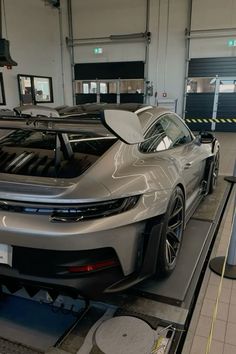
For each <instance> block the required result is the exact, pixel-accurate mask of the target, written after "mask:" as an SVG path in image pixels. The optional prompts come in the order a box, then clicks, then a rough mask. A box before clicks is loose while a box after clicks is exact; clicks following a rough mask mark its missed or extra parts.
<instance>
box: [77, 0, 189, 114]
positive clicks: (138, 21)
mask: <svg viewBox="0 0 236 354" xmlns="http://www.w3.org/2000/svg"><path fill="white" fill-rule="evenodd" d="M167 3H168V1H167V0H151V1H150V28H149V30H150V31H151V33H152V40H151V44H150V47H149V60H148V77H146V80H149V81H152V82H153V86H154V92H158V96H159V97H160V98H161V97H162V93H163V92H164V91H165V92H166V93H167V97H168V98H174V99H175V98H177V99H178V112H179V113H181V112H182V98H183V88H184V76H185V75H184V73H185V35H184V33H185V27H186V25H187V14H188V0H170V15H169V38H168V46H167V55H166V53H165V48H166V38H167V35H166V34H167V31H166V25H167ZM72 5H73V31H74V38H91V37H106V36H109V35H111V34H128V33H138V32H145V29H146V0H119V1H117V0H99V1H97V0H86V1H82V0H80V1H79V0H73V1H72ZM96 46H97V45H95V44H92V45H91V44H90V45H86V46H76V47H75V63H79V62H80V63H81V62H110V61H132V60H142V61H144V60H145V44H144V43H122V44H101V45H98V46H101V47H103V54H102V55H95V54H94V53H93V48H94V47H96ZM150 103H152V104H154V103H155V99H154V97H152V98H151V99H150Z"/></svg>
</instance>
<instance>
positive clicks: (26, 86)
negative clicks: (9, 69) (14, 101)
mask: <svg viewBox="0 0 236 354" xmlns="http://www.w3.org/2000/svg"><path fill="white" fill-rule="evenodd" d="M19 80H20V81H19V84H20V95H21V100H22V104H29V103H33V97H32V91H31V90H32V87H31V78H30V77H29V76H20V77H19Z"/></svg>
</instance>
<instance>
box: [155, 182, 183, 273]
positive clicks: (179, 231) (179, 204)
mask: <svg viewBox="0 0 236 354" xmlns="http://www.w3.org/2000/svg"><path fill="white" fill-rule="evenodd" d="M184 211H185V200H184V194H183V191H182V189H181V188H180V187H176V189H175V190H174V192H173V194H172V196H171V198H170V201H169V205H168V208H167V211H166V214H165V216H164V222H163V228H162V232H161V237H160V244H159V252H158V259H157V276H158V277H167V276H169V275H170V274H171V273H172V272H173V270H174V269H175V266H176V262H177V258H178V254H179V251H180V248H181V244H182V238H183V231H184Z"/></svg>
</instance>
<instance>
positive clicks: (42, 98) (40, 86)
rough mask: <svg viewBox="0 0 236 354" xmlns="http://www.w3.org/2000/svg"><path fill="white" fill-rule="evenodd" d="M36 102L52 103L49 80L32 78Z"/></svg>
mask: <svg viewBox="0 0 236 354" xmlns="http://www.w3.org/2000/svg"><path fill="white" fill-rule="evenodd" d="M34 90H35V100H36V102H52V93H51V85H50V78H46V77H34Z"/></svg>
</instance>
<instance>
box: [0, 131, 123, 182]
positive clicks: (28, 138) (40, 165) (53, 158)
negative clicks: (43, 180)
mask: <svg viewBox="0 0 236 354" xmlns="http://www.w3.org/2000/svg"><path fill="white" fill-rule="evenodd" d="M116 140H117V138H115V137H114V136H111V135H109V134H105V135H103V134H98V133H96V132H83V133H81V134H80V133H76V134H74V133H73V134H58V133H51V132H39V131H24V130H16V131H13V132H10V133H9V135H8V136H5V137H4V138H2V139H1V140H0V173H11V174H19V175H31V176H39V177H59V178H73V177H77V176H79V175H80V174H81V173H83V172H84V171H85V170H86V169H87V168H89V167H90V166H91V165H92V164H93V163H94V162H95V161H96V160H97V159H98V158H99V157H100V156H101V155H103V154H104V153H105V152H106V151H107V150H108V149H109V148H110V147H111V146H112V145H113V144H114V143H115V141H116Z"/></svg>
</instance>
